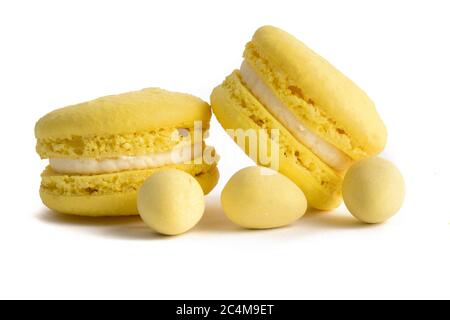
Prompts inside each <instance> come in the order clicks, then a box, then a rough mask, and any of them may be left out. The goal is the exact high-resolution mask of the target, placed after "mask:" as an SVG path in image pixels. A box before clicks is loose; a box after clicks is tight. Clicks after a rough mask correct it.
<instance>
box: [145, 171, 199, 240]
mask: <svg viewBox="0 0 450 320" xmlns="http://www.w3.org/2000/svg"><path fill="white" fill-rule="evenodd" d="M137 205H138V210H139V214H140V216H141V217H142V219H143V220H144V222H145V223H146V224H147V225H148V226H149V227H150V228H151V229H153V230H155V231H156V232H159V233H161V234H165V235H178V234H181V233H184V232H186V231H188V230H190V229H191V228H193V227H194V226H195V225H196V224H197V223H198V222H199V221H200V219H201V218H202V216H203V212H204V211H205V200H204V195H203V190H202V188H201V186H200V184H199V183H198V182H197V180H195V179H194V178H193V177H192V176H191V175H189V174H188V173H186V172H184V171H180V170H175V169H169V170H161V171H158V172H156V173H154V174H153V175H151V176H150V177H149V178H148V179H147V181H146V182H145V183H144V184H143V186H142V187H141V189H140V190H139V193H138V200H137Z"/></svg>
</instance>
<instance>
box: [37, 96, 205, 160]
mask: <svg viewBox="0 0 450 320" xmlns="http://www.w3.org/2000/svg"><path fill="white" fill-rule="evenodd" d="M210 118H211V110H210V107H209V105H208V104H207V103H205V102H203V101H202V100H201V99H199V98H197V97H194V96H191V95H188V94H182V93H173V92H169V91H165V90H162V89H157V88H149V89H143V90H141V91H134V92H128V93H124V94H119V95H114V96H106V97H102V98H98V99H96V100H92V101H88V102H84V103H81V104H77V105H73V106H69V107H65V108H62V109H58V110H55V111H53V112H50V113H49V114H47V115H46V116H44V117H43V118H41V119H40V120H39V121H38V122H37V124H36V127H35V135H36V138H37V147H36V149H37V152H38V153H39V155H40V156H41V157H42V158H49V157H70V158H83V157H84V158H86V157H87V158H103V157H111V156H115V155H140V154H149V153H154V152H161V151H166V150H170V149H171V148H172V147H174V146H175V145H177V144H178V143H180V142H182V141H183V140H186V134H192V131H193V127H194V123H195V121H199V122H201V123H202V129H203V130H205V129H207V128H208V127H209V120H210ZM180 130H181V131H180ZM182 131H183V132H182ZM191 138H192V137H191Z"/></svg>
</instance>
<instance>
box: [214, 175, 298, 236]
mask: <svg viewBox="0 0 450 320" xmlns="http://www.w3.org/2000/svg"><path fill="white" fill-rule="evenodd" d="M221 200H222V207H223V209H224V211H225V214H226V215H227V216H228V218H229V219H230V220H231V221H232V222H234V223H235V224H237V225H239V226H241V227H244V228H248V229H269V228H277V227H282V226H285V225H288V224H290V223H292V222H294V221H295V220H297V219H299V218H300V217H301V216H303V214H304V213H305V211H306V208H307V201H306V198H305V195H304V194H303V192H302V190H300V188H299V187H298V186H297V185H296V184H295V183H293V182H292V181H291V180H289V179H288V178H287V177H285V176H283V175H282V174H280V173H278V172H276V171H273V170H270V169H267V168H262V167H249V168H245V169H242V170H240V171H238V172H237V173H236V174H234V175H233V176H232V177H231V179H230V181H228V183H227V184H226V186H225V188H224V189H223V191H222V197H221Z"/></svg>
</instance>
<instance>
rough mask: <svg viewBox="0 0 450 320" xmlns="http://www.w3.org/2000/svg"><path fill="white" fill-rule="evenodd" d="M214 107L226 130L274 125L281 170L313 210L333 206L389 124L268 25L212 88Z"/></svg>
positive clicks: (377, 148)
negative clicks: (355, 165)
mask: <svg viewBox="0 0 450 320" xmlns="http://www.w3.org/2000/svg"><path fill="white" fill-rule="evenodd" d="M211 105H212V108H213V111H214V114H215V115H216V117H217V119H218V120H219V122H220V123H221V124H222V126H223V127H224V128H225V129H235V130H236V129H244V130H248V129H254V130H260V129H264V130H266V131H267V132H270V131H271V130H273V129H275V130H278V132H279V136H277V139H278V141H275V140H274V139H272V141H271V143H274V142H277V147H278V149H279V153H278V154H279V168H278V169H279V171H280V172H281V173H283V174H284V175H286V176H288V177H289V178H291V180H293V181H294V182H295V183H296V184H297V185H298V186H299V187H300V188H301V189H302V190H303V191H304V193H305V195H306V197H307V199H308V203H309V204H310V205H311V206H312V207H314V208H317V209H323V210H328V209H332V208H335V207H337V206H338V205H339V204H340V203H341V199H342V197H341V188H342V179H343V176H344V173H345V172H346V170H347V169H348V168H349V167H350V166H351V164H352V163H354V162H355V161H356V160H360V159H364V158H367V157H369V156H373V155H375V154H378V153H379V152H381V151H382V150H383V148H384V146H385V144H386V139H387V132H386V128H385V126H384V124H383V122H382V120H381V118H380V116H379V115H378V113H377V111H376V109H375V106H374V104H373V102H372V101H371V100H370V98H369V97H368V96H367V95H366V94H365V93H364V91H362V90H361V89H360V88H359V87H358V86H357V85H356V84H354V83H353V82H352V81H351V80H350V79H349V78H347V77H346V76H345V75H343V74H342V73H341V72H339V71H338V70H337V69H336V68H335V67H333V66H332V65H331V64H330V63H329V62H327V61H326V60H325V59H323V58H322V57H321V56H319V55H318V54H316V53H315V52H313V51H312V50H311V49H309V48H308V47H307V46H305V45H304V44H303V43H302V42H300V41H299V40H297V39H296V38H295V37H293V36H292V35H290V34H288V33H286V32H285V31H283V30H280V29H278V28H275V27H272V26H265V27H262V28H260V29H258V30H257V31H256V33H255V34H254V36H253V38H252V40H251V41H250V42H249V43H248V44H247V46H246V48H245V51H244V62H243V63H242V65H241V68H240V70H236V71H234V72H233V73H232V74H231V75H230V76H228V77H227V78H226V79H225V81H224V82H223V83H222V84H221V85H220V86H218V87H216V88H215V89H214V91H213V92H212V94H211ZM269 136H270V137H272V136H271V134H270V133H269ZM245 151H246V152H247V153H248V154H249V150H248V148H247V146H246V147H245ZM249 155H250V154H249ZM250 156H251V157H252V158H253V159H254V160H255V161H256V162H258V163H259V164H260V165H267V164H266V163H261V161H260V159H259V157H254V156H253V155H250Z"/></svg>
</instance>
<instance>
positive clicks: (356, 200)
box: [342, 157, 405, 223]
mask: <svg viewBox="0 0 450 320" xmlns="http://www.w3.org/2000/svg"><path fill="white" fill-rule="evenodd" d="M342 195H343V198H344V202H345V205H346V206H347V208H348V210H349V211H350V212H351V214H352V215H353V216H354V217H355V218H357V219H358V220H360V221H362V222H366V223H381V222H384V221H386V220H387V219H389V218H391V217H392V216H393V215H394V214H395V213H396V212H397V211H398V210H399V209H400V207H401V206H402V204H403V200H404V197H405V183H404V181H403V177H402V175H401V173H400V171H399V170H398V169H397V167H395V165H394V164H392V163H391V162H389V161H388V160H385V159H382V158H378V157H373V158H368V159H364V160H361V161H359V162H357V163H355V164H354V165H353V166H352V167H351V168H350V169H349V170H348V172H347V174H346V175H345V178H344V182H343V186H342Z"/></svg>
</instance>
